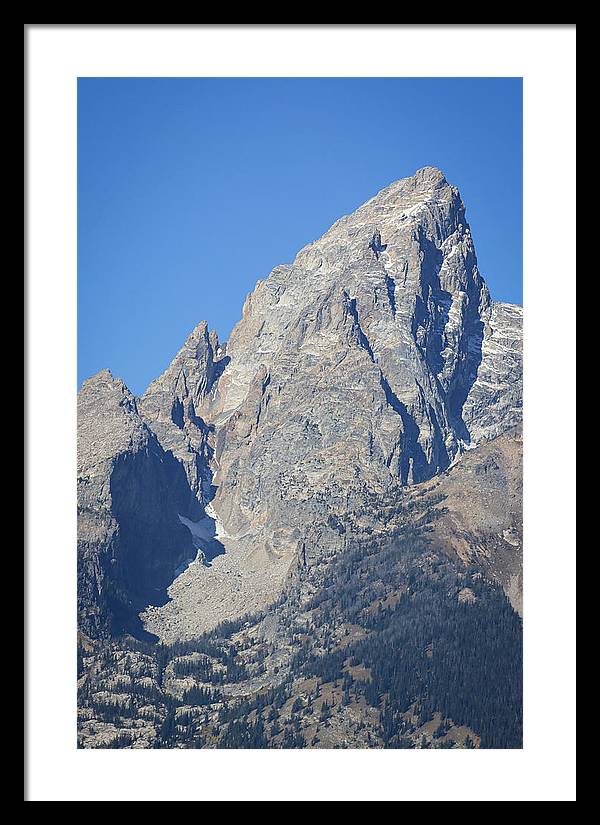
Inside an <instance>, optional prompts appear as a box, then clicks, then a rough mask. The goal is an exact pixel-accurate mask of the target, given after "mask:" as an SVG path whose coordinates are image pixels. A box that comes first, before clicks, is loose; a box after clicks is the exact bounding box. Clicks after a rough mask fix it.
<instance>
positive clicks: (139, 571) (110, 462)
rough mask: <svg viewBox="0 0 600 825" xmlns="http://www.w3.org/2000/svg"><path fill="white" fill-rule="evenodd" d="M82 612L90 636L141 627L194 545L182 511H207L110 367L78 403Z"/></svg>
mask: <svg viewBox="0 0 600 825" xmlns="http://www.w3.org/2000/svg"><path fill="white" fill-rule="evenodd" d="M77 500H78V523H77V533H78V553H77V561H78V576H77V581H78V614H79V627H80V630H82V631H83V632H84V633H86V634H88V635H90V636H91V637H95V638H97V637H99V636H106V635H110V634H112V633H118V632H122V631H123V630H129V631H131V632H136V631H139V630H140V627H138V625H139V619H138V618H137V613H138V612H139V611H140V609H141V608H142V607H144V606H145V605H147V604H148V603H152V602H157V601H158V602H159V603H160V602H161V601H164V592H163V591H164V590H165V588H166V586H167V585H168V584H169V583H170V582H171V581H172V579H173V577H174V575H175V574H176V572H177V570H178V568H179V567H180V566H181V565H182V564H184V563H185V562H186V561H189V560H191V559H192V558H193V557H194V556H195V554H196V550H195V548H194V546H193V543H192V540H191V535H190V533H189V530H187V529H186V528H185V527H184V526H183V525H182V524H181V522H180V520H179V518H178V515H179V514H180V513H181V514H184V515H188V516H190V517H192V518H197V517H198V515H199V514H200V513H201V508H200V506H199V504H198V502H197V499H196V497H195V496H194V494H193V492H192V490H191V489H190V487H189V484H188V482H187V479H186V476H185V473H184V471H183V469H182V466H181V464H180V463H179V462H178V461H177V460H176V459H175V458H174V457H173V455H172V454H171V453H169V452H165V450H163V448H162V447H161V446H160V444H159V442H158V439H157V438H156V436H155V435H154V433H153V432H152V431H151V430H150V429H149V427H148V426H147V425H146V424H145V423H144V422H143V421H142V419H141V418H140V416H139V413H138V410H137V405H136V401H135V398H134V397H133V396H132V394H131V393H130V392H129V390H128V389H127V387H126V386H125V385H124V384H123V382H122V381H121V380H119V379H115V378H113V376H112V375H111V374H110V372H109V371H108V370H103V371H102V372H99V373H98V374H97V375H95V376H93V377H92V378H89V379H88V380H87V381H85V382H84V384H83V386H82V387H81V390H80V392H79V396H78V404H77Z"/></svg>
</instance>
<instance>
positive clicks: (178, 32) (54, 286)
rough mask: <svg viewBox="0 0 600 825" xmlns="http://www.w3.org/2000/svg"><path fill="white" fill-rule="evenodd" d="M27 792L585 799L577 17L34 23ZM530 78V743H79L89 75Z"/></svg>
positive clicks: (87, 796) (30, 41) (62, 796)
mask: <svg viewBox="0 0 600 825" xmlns="http://www.w3.org/2000/svg"><path fill="white" fill-rule="evenodd" d="M27 49H28V55H27V56H28V76H27V93H28V98H27V103H28V105H27V117H28V124H27V125H28V189H27V194H28V220H29V224H28V231H29V246H28V306H27V309H28V360H27V367H28V373H27V388H28V397H27V401H28V405H27V424H28V455H27V482H28V524H27V530H28V582H27V583H28V638H27V642H28V647H27V659H28V707H29V719H28V730H27V752H28V767H29V771H28V780H29V782H28V799H30V800H85V801H89V800H98V799H108V800H217V801H233V800H268V801H279V800H286V801H288V800H311V801H312V800H314V801H317V800H332V799H333V800H345V801H352V800H394V801H396V800H418V801H428V800H468V801H475V800H504V799H506V800H535V801H541V800H545V801H547V800H572V799H574V794H575V790H574V784H575V782H574V725H573V715H574V672H575V669H574V645H573V637H574V607H575V595H574V515H575V501H574V469H575V467H574V433H575V421H574V398H575V379H574V365H575V346H574V325H575V320H574V319H575V312H574V294H575V212H574V200H575V198H574V195H575V183H574V162H575V133H574V118H575V101H574V87H575V31H574V29H573V28H547V27H541V28H533V27H522V28H503V27H492V28H486V27H483V28H480V27H474V28H470V27H465V28H462V27H461V28H458V27H441V28H437V27H435V28H434V27H425V28H414V27H395V26H394V27H372V28H371V27H367V28H362V27H361V28H346V27H341V28H331V27H323V28H303V27H293V28H285V27H283V28H282V27H242V28H238V27H224V28H222V27H216V28H215V27H206V28H196V27H187V28H143V27H142V28H127V27H122V28H110V27H108V28H103V27H96V28H69V27H67V28H60V27H56V28H55V27H35V26H34V27H32V28H29V29H28V32H27ZM93 75H100V76H108V75H111V76H126V75H137V76H143V75H152V76H190V75H191V76H202V75H205V76H240V75H255V76H257V75H265V76H267V75H274V76H296V75H301V76H326V75H332V76H342V75H351V76H448V75H451V76H523V77H524V98H525V135H524V137H525V167H524V169H525V240H524V257H525V260H524V263H525V300H524V304H525V354H526V359H525V369H526V400H525V404H526V428H525V454H526V468H525V485H526V486H525V536H526V542H525V546H526V556H525V561H526V563H525V588H526V590H525V609H526V617H525V653H526V670H525V676H526V683H525V684H526V689H525V720H526V724H525V748H524V750H523V751H486V752H484V751H390V752H385V751H339V752H322V751H321V752H318V751H287V752H281V751H150V752H134V751H77V750H76V748H75V727H74V708H75V691H74V684H75V678H74V670H75V656H74V648H75V637H74V633H75V629H74V624H75V603H76V599H75V587H76V582H75V576H74V570H75V543H76V537H75V520H74V513H75V499H76V497H75V485H74V476H75V472H74V468H75V404H74V398H75V392H76V78H77V76H93Z"/></svg>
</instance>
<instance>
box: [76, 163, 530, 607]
mask: <svg viewBox="0 0 600 825" xmlns="http://www.w3.org/2000/svg"><path fill="white" fill-rule="evenodd" d="M520 319H521V314H520V310H519V309H518V308H511V307H510V305H497V304H492V303H491V301H490V295H489V291H488V288H487V286H486V284H485V282H484V280H483V278H482V276H481V274H480V272H479V268H478V264H477V257H476V254H475V248H474V244H473V238H472V235H471V231H470V228H469V225H468V223H467V220H466V214H465V207H464V204H463V202H462V199H461V197H460V193H459V191H458V189H457V188H456V187H454V186H452V185H451V184H449V183H448V181H447V180H446V178H445V177H444V175H443V173H442V172H441V171H440V170H439V169H436V168H434V167H424V168H423V169H420V170H418V171H417V172H416V173H415V174H414V175H412V176H411V177H408V178H403V179H401V180H398V181H395V182H394V183H392V184H391V185H390V186H388V187H386V188H385V189H383V190H382V191H380V192H379V193H378V194H376V195H375V196H374V197H373V198H371V199H370V200H369V201H367V202H366V203H365V204H363V205H362V206H360V207H359V208H358V209H356V210H355V211H354V212H353V213H351V214H350V215H347V216H345V217H342V218H341V219H340V220H338V221H336V222H335V223H334V224H333V226H332V227H331V228H329V229H328V230H327V231H326V232H325V233H324V234H323V235H322V236H321V237H320V238H318V239H317V240H315V241H314V242H312V243H310V244H308V245H306V246H305V247H303V248H302V249H301V250H300V251H299V252H298V254H297V255H296V257H295V259H294V260H293V261H292V263H286V264H281V265H279V266H277V267H275V269H273V270H272V272H271V273H270V274H269V275H268V277H266V278H265V279H264V280H260V281H258V283H257V284H256V286H255V288H254V290H253V291H252V292H251V293H250V294H249V295H248V297H247V299H246V301H245V304H244V308H243V311H242V318H241V320H240V321H239V322H238V324H237V325H236V326H235V328H234V330H233V332H232V333H231V336H230V338H229V340H228V341H227V346H226V347H224V346H221V345H220V344H219V342H218V338H217V336H216V333H214V332H210V331H209V329H208V325H207V324H206V323H205V322H202V323H200V324H199V325H198V326H197V327H196V328H195V329H194V330H193V332H192V333H191V334H190V336H189V337H188V338H187V340H186V341H185V343H184V345H183V347H182V348H181V349H180V350H179V352H178V353H177V354H176V356H175V358H174V359H173V361H172V362H171V364H170V365H169V367H168V368H167V369H166V370H165V372H164V373H163V374H162V375H161V376H160V377H159V378H157V379H156V380H155V381H153V382H152V383H151V384H150V386H149V387H148V389H147V390H146V392H145V393H144V394H143V396H142V397H141V398H139V399H137V400H135V399H130V400H128V402H127V403H129V404H131V405H133V406H132V408H131V415H132V416H134V417H135V416H136V415H137V416H138V419H139V420H137V421H136V422H135V424H136V425H135V427H131V428H130V430H129V437H131V433H134V434H135V433H137V432H138V429H136V428H142V429H140V430H139V432H146V431H147V428H149V429H150V430H151V431H152V434H153V436H154V437H155V438H156V439H157V441H158V443H159V444H160V447H161V449H162V450H163V451H165V453H166V454H168V455H170V456H172V457H174V458H175V459H176V461H177V462H178V463H179V465H180V467H181V468H182V469H183V472H184V475H185V480H186V482H187V485H188V490H189V491H191V494H192V495H193V496H194V497H195V500H196V502H197V504H199V506H201V507H202V508H203V509H204V510H205V512H206V513H207V514H208V515H206V518H207V519H209V521H210V520H213V521H214V525H215V527H214V529H215V530H217V532H219V534H220V535H223V536H225V537H227V540H224V543H223V546H224V547H225V550H226V552H225V553H224V555H223V556H222V557H219V558H215V559H214V562H213V568H214V569H215V570H218V568H219V565H220V564H227V565H232V564H233V565H234V566H238V567H239V570H240V576H241V582H242V583H241V585H240V589H239V591H237V594H238V595H237V597H236V598H233V597H232V593H231V592H230V590H229V589H228V588H229V586H230V585H229V584H228V581H229V580H228V578H227V577H225V578H219V576H218V575H217V573H216V572H215V574H214V575H215V577H216V578H215V581H214V582H213V580H212V579H211V584H210V587H211V588H212V590H211V601H210V602H208V601H207V602H206V604H207V611H206V612H203V611H202V609H201V607H199V605H200V604H201V603H202V599H203V598H204V596H203V595H202V593H203V592H204V591H202V593H200V592H196V590H195V589H194V588H192V589H191V590H188V589H185V593H188V595H189V594H191V597H192V596H193V598H194V599H195V600H196V601H195V602H194V604H195V605H196V607H195V608H194V609H195V610H197V611H199V612H198V616H199V617H200V620H201V623H202V622H204V621H212V620H214V621H215V622H216V621H218V620H219V619H226V618H232V617H233V616H236V615H239V613H240V610H241V608H242V605H245V609H246V610H247V609H251V608H254V607H257V608H258V607H262V606H265V605H266V604H267V603H268V601H269V600H270V599H271V598H272V597H273V596H274V594H275V593H277V592H278V590H279V589H280V588H281V586H282V583H283V581H284V580H285V577H286V575H287V573H288V571H289V569H290V565H292V566H293V563H294V559H295V558H296V556H297V554H298V552H299V550H298V548H299V547H302V548H303V550H302V552H303V558H304V559H305V563H306V564H310V563H311V559H314V558H315V557H319V556H320V555H322V554H327V553H328V552H333V551H334V549H336V548H337V549H339V548H340V546H342V545H343V542H344V541H345V539H344V537H343V534H342V533H340V532H339V531H336V530H335V529H333V528H332V527H331V523H332V521H331V519H332V515H331V514H332V511H334V512H335V514H336V515H335V518H336V519H340V518H341V519H342V520H343V519H344V518H345V513H347V512H348V510H349V508H351V506H352V505H351V504H350V502H352V501H356V500H358V499H360V498H361V497H364V496H365V495H370V494H378V495H379V494H382V493H383V492H384V491H386V490H388V489H389V488H393V487H395V486H396V485H400V486H412V485H416V484H419V483H421V482H424V481H427V480H428V479H431V478H432V477H433V476H436V475H439V474H440V473H443V472H444V471H445V470H447V468H448V467H450V466H451V465H452V464H453V462H455V461H456V460H457V458H459V457H460V455H461V454H462V453H463V452H464V451H465V450H467V449H471V448H472V447H473V446H475V445H476V444H478V443H480V442H481V441H482V440H485V439H486V438H490V437H495V436H496V435H498V434H500V433H502V432H505V431H506V430H507V429H508V428H510V427H512V426H514V425H515V424H517V423H518V421H519V420H520V410H521V384H520V352H521V349H520V347H521V342H520ZM103 375H104V374H103V373H101V374H100V376H103ZM107 375H108V376H110V374H107ZM110 378H112V377H110ZM94 380H95V381H97V383H98V384H99V387H98V388H97V390H96V391H95V392H97V393H99V394H100V395H101V394H102V393H104V392H107V391H108V390H107V389H106V388H104V389H102V388H101V387H102V385H103V384H110V381H109V378H108V377H107V376H106V375H105V376H104V377H98V376H97V377H96V379H94ZM120 391H121V392H123V391H122V390H120ZM114 392H116V389H115V390H114ZM93 395H94V393H92V394H91V395H90V404H92V405H93V404H95V403H96V401H95V400H94V398H93ZM84 397H87V390H86V391H85V393H84ZM98 403H99V404H100V405H102V403H104V402H102V401H101V400H98ZM84 426H86V425H84ZM98 426H99V428H100V430H101V429H102V426H103V425H102V424H101V422H99V425H98ZM144 428H145V429H144ZM114 429H115V432H118V431H119V429H120V428H119V427H118V426H116V425H115V427H114ZM101 438H102V439H104V438H106V439H107V440H108V442H110V439H111V438H113V435H111V434H104V433H102V434H101ZM209 504H210V509H208V505H209ZM179 512H180V513H181V510H180V511H179ZM202 529H203V530H204V528H202ZM221 558H222V559H223V561H221ZM228 569H229V568H228ZM236 569H237V567H236ZM203 576H208V577H209V578H210V577H211V576H212V568H211V572H210V573H206V574H204V573H203ZM192 580H193V582H195V585H194V587H195V586H196V585H198V582H200V578H199V577H198V576H197V575H195V576H193V577H192ZM202 580H204V579H202ZM198 586H200V585H198ZM207 586H208V584H207ZM185 587H186V588H187V583H186V585H185ZM202 587H204V585H202ZM221 587H222V588H224V590H222V591H221V590H220V589H219V588H221ZM186 598H187V597H186ZM206 598H208V596H207V597H206ZM209 603H210V605H211V606H210V610H209V609H208V604H209ZM208 613H210V620H209V618H208Z"/></svg>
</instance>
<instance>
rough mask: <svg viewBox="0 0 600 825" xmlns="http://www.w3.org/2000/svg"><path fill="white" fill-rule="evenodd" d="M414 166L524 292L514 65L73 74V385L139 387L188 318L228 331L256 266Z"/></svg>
mask: <svg viewBox="0 0 600 825" xmlns="http://www.w3.org/2000/svg"><path fill="white" fill-rule="evenodd" d="M423 166H437V167H439V168H440V169H442V170H443V172H444V173H445V175H446V177H447V178H448V180H449V181H450V182H451V183H452V184H454V185H456V186H458V187H459V189H460V191H461V194H462V197H463V200H464V202H465V205H466V209H467V219H468V221H469V223H470V225H471V229H472V232H473V238H474V241H475V247H476V250H477V257H478V261H479V268H480V270H481V273H482V274H483V276H484V278H485V279H486V281H487V283H488V285H489V287H490V291H491V293H492V297H493V298H494V299H495V300H502V301H511V302H516V303H521V301H522V83H521V80H520V78H434V79H427V78H374V79H371V78H369V79H366V78H327V79H319V78H316V79H312V78H299V79H294V78H265V79H262V78H239V79H237V78H234V79H220V78H216V79H208V78H174V79H171V78H168V79H167V78H165V79H163V78H156V79H154V78H80V79H79V81H78V383H80V382H81V381H82V380H83V379H85V378H86V377H88V376H89V375H92V374H93V373H95V372H97V371H98V370H100V369H102V368H104V367H108V368H109V369H110V370H111V371H112V372H113V374H114V375H117V376H119V377H121V378H123V380H124V381H125V383H126V384H127V385H128V386H129V388H130V389H131V390H132V391H133V392H135V393H141V392H143V391H144V389H145V388H146V386H147V385H148V383H149V382H150V381H151V380H152V379H153V378H154V377H156V376H157V375H158V374H159V373H160V372H162V370H163V369H164V368H165V367H166V366H167V365H168V364H169V362H170V360H171V359H172V358H173V356H174V355H175V353H176V351H177V350H178V348H179V347H180V346H181V344H182V343H183V341H184V339H185V338H186V336H187V335H188V334H189V333H190V332H191V330H192V329H193V328H194V326H195V325H196V324H197V323H198V322H199V321H200V320H202V319H206V320H207V321H208V323H209V326H210V327H211V329H216V330H217V332H218V333H219V337H220V338H221V340H226V339H227V336H228V335H229V333H230V331H231V329H232V327H233V325H234V324H235V323H236V322H237V321H238V319H239V317H240V315H241V308H242V304H243V301H244V298H245V296H246V294H247V292H249V291H250V290H251V289H253V287H254V284H255V283H256V281H257V280H258V279H259V278H265V277H266V276H267V275H268V273H269V272H270V270H271V269H272V268H273V267H274V266H276V265H277V264H279V263H286V262H289V261H291V260H292V259H293V258H294V256H295V254H296V252H298V250H299V249H300V248H301V247H302V246H304V245H305V244H306V243H309V242H310V241H313V240H315V239H316V238H318V237H319V236H320V235H321V234H322V233H323V232H324V231H325V230H327V229H328V228H329V226H330V225H331V224H332V223H333V222H334V221H335V220H337V218H339V217H341V216H342V215H345V214H348V213H349V212H352V211H353V210H354V209H355V208H356V207H358V206H360V204H361V203H363V202H364V201H366V200H368V198H370V197H371V196H372V195H374V194H375V193H376V192H378V191H379V190H380V189H382V188H383V187H384V186H387V185H388V184H389V183H391V182H392V181H394V180H397V179H398V178H402V177H406V176H407V175H411V174H413V173H414V171H415V170H416V169H419V168H421V167H423Z"/></svg>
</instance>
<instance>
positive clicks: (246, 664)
mask: <svg viewBox="0 0 600 825" xmlns="http://www.w3.org/2000/svg"><path fill="white" fill-rule="evenodd" d="M502 441H504V442H506V443H501V442H502ZM497 442H498V443H495V442H490V444H489V445H488V444H486V445H484V446H483V447H481V448H477V449H476V450H474V451H473V452H472V453H469V454H467V455H465V456H463V458H462V459H461V460H460V461H459V462H458V463H457V464H456V465H455V466H454V467H452V468H451V469H450V470H449V472H448V473H447V475H446V476H445V477H444V478H442V479H440V481H439V484H438V485H437V486H436V487H435V489H434V487H433V485H432V483H431V482H428V483H425V484H422V485H417V486H415V487H412V488H409V489H407V488H402V487H401V486H397V487H395V488H394V489H393V490H388V491H387V493H386V494H385V495H383V496H377V497H376V496H369V497H366V498H364V499H363V501H362V502H361V503H360V504H359V502H358V500H357V501H356V502H355V506H354V508H353V511H352V515H351V516H350V517H349V519H348V521H347V523H346V524H345V525H342V524H341V523H338V524H337V525H336V526H337V529H338V530H339V531H340V532H342V533H343V534H344V539H345V548H344V549H343V550H337V551H336V550H332V548H331V547H327V546H323V547H321V548H320V550H321V552H320V553H319V554H317V558H316V561H315V563H314V564H306V563H304V560H303V559H302V558H300V559H299V560H298V564H297V566H296V567H295V569H294V572H293V575H292V577H291V578H290V580H289V582H288V586H287V588H286V591H285V594H284V596H283V597H282V598H281V599H280V600H279V601H278V603H277V604H275V605H272V606H271V608H270V609H269V610H268V611H265V612H263V613H259V614H258V615H256V614H255V615H254V616H247V617H242V618H241V619H240V620H238V621H236V622H229V623H223V624H221V625H219V626H218V627H217V628H215V629H213V630H212V631H210V632H208V633H206V634H203V635H201V636H199V637H196V638H194V639H192V638H188V639H187V641H179V642H176V641H174V640H172V639H171V640H170V643H169V644H167V645H159V646H155V645H144V644H142V643H140V642H134V641H133V640H131V641H129V642H127V641H125V640H120V641H116V642H112V643H110V642H109V643H98V644H96V645H92V646H91V648H88V651H87V652H84V651H83V650H82V654H81V679H80V723H79V737H80V744H81V746H83V747H107V746H110V747H122V746H132V747H407V748H414V747H465V746H467V747H469V746H473V747H484V748H485V747H500V748H511V747H513V748H514V747H520V742H521V739H520V737H521V620H520V618H519V616H518V614H517V613H516V612H515V611H514V610H513V609H512V607H511V605H510V603H509V601H508V600H507V598H506V595H505V593H504V591H503V589H502V587H501V586H500V584H499V583H496V574H497V573H498V571H492V572H493V575H492V574H488V569H489V561H490V556H489V554H488V555H487V556H485V557H484V558H483V559H482V558H481V557H480V555H479V553H477V552H474V553H473V555H472V556H466V555H465V554H464V553H461V552H459V551H458V550H457V548H460V547H462V545H461V544H460V542H464V541H465V530H464V526H465V522H464V521H463V519H464V518H465V516H464V511H465V507H464V502H463V501H462V497H461V495H460V492H459V491H460V489H461V485H462V483H463V479H464V476H465V475H469V474H471V473H475V474H476V480H475V482H474V484H473V485H472V486H471V487H470V489H471V490H474V494H473V500H474V501H475V502H476V503H475V506H474V509H473V512H472V513H471V515H470V516H469V518H470V519H471V521H470V522H469V527H470V528H472V529H475V523H476V529H477V535H478V536H479V539H478V541H479V546H481V544H482V542H483V538H482V537H486V539H487V541H488V542H491V538H490V537H491V536H494V535H498V531H499V530H501V528H502V527H503V524H504V523H505V521H504V520H502V519H501V520H500V522H498V512H497V510H496V512H494V508H492V509H491V510H488V509H487V508H486V507H485V506H481V507H479V505H478V504H477V502H484V501H485V498H486V494H487V493H486V491H487V490H488V489H489V487H488V484H489V472H494V473H496V481H495V482H494V484H495V486H496V487H498V485H499V484H500V482H499V479H500V477H504V478H506V479H507V485H508V486H507V489H505V490H499V493H500V499H501V500H506V498H507V497H508V498H510V497H511V493H510V492H509V487H510V482H508V478H509V477H516V476H518V471H519V463H520V452H519V449H518V448H517V447H516V446H515V445H516V443H517V442H518V436H516V435H511V436H505V437H502V438H500V439H497ZM511 443H512V444H513V446H511ZM513 447H514V449H513ZM477 453H479V454H480V455H479V457H477ZM498 455H506V456H507V457H506V458H505V461H504V464H503V472H500V473H499V472H498V471H495V470H494V471H492V470H491V469H490V470H489V471H488V473H482V474H478V473H477V468H478V467H484V466H488V467H489V466H490V461H491V457H493V456H498ZM463 463H464V464H465V465H467V466H461V465H463ZM496 463H499V462H497V461H496ZM482 476H485V478H482ZM514 507H515V511H516V509H518V503H517V502H515V504H514ZM455 529H456V533H454V532H453V531H454V530H455ZM498 537H499V538H501V536H498ZM455 539H456V544H455ZM509 546H510V545H509ZM500 572H502V571H500ZM497 578H502V576H497ZM126 662H129V664H126Z"/></svg>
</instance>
